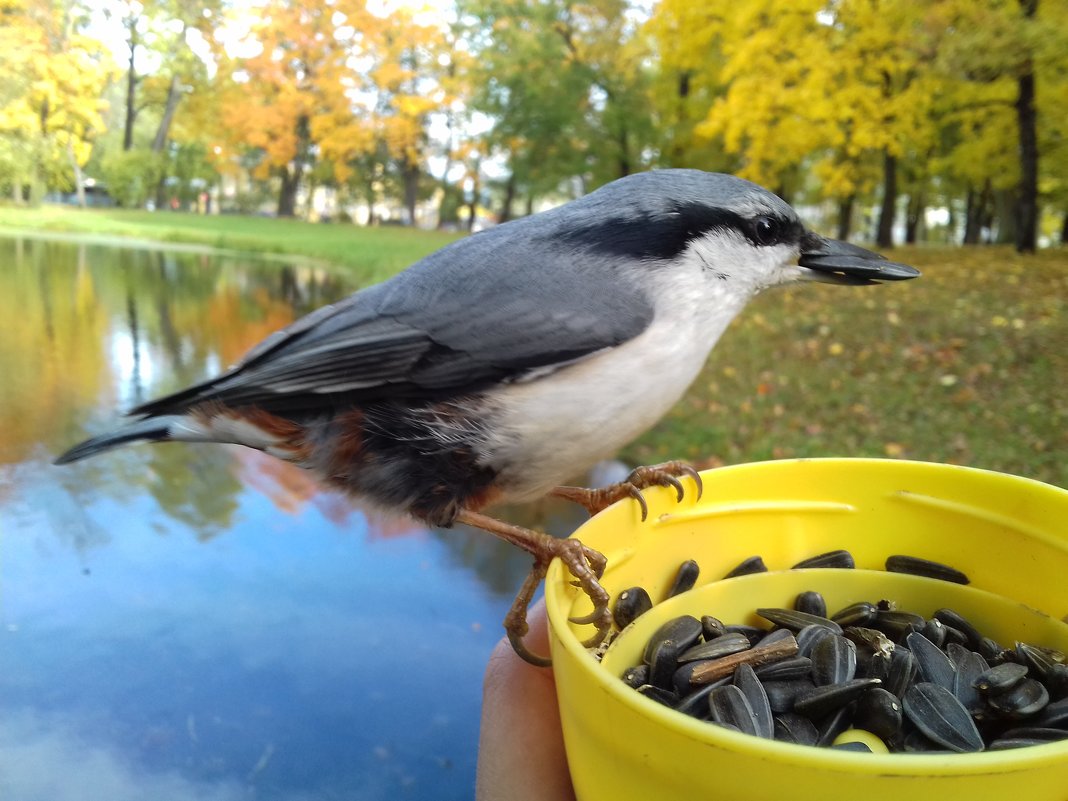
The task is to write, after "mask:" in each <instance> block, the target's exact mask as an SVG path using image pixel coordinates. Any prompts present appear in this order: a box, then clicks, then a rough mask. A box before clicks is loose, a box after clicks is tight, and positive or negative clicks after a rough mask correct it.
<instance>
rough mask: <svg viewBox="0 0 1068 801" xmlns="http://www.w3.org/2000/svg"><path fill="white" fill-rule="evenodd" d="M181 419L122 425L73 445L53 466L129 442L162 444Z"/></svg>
mask: <svg viewBox="0 0 1068 801" xmlns="http://www.w3.org/2000/svg"><path fill="white" fill-rule="evenodd" d="M181 419H182V418H181V417H180V416H179V415H167V416H164V417H146V418H143V419H141V420H135V421H134V422H132V423H128V424H127V425H124V426H123V427H122V428H119V429H116V430H115V431H111V432H109V433H107V434H101V435H100V436H97V437H93V438H92V439H87V440H86V441H85V442H82V443H80V444H78V445H75V446H74V447H73V448H71V449H70V450H69V451H67V452H66V453H64V454H63V455H61V456H60V457H59V458H57V459H56V460H55V462H54V464H70V463H71V462H77V461H78V460H80V459H87V458H88V457H90V456H96V455H97V454H98V453H103V452H104V451H109V450H111V449H112V448H117V447H119V446H120V445H126V444H127V443H130V442H138V441H149V442H163V441H166V440H169V439H173V438H174V437H173V436H172V431H173V426H174V425H175V424H176V423H178V422H179V421H180V420H181Z"/></svg>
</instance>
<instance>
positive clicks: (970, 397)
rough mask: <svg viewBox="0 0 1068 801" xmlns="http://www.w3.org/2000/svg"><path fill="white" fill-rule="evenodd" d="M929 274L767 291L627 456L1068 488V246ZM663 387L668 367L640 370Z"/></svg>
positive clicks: (278, 229)
mask: <svg viewBox="0 0 1068 801" xmlns="http://www.w3.org/2000/svg"><path fill="white" fill-rule="evenodd" d="M4 228H7V229H8V230H11V229H37V230H51V231H66V232H71V233H77V234H91V235H96V236H127V237H136V238H139V239H150V240H159V241H165V242H183V243H199V244H206V245H213V246H218V247H224V248H235V249H240V250H248V251H261V252H273V253H290V254H301V255H305V256H311V257H313V258H318V259H323V260H327V261H330V262H334V263H336V264H338V265H341V266H343V267H346V268H349V269H353V270H358V271H359V272H360V275H361V279H363V280H370V279H376V278H381V277H384V276H385V275H388V274H390V273H393V272H395V271H397V270H399V269H401V268H403V267H405V266H406V265H408V264H410V263H411V262H413V261H415V260H416V259H417V258H419V257H420V256H422V255H424V254H426V253H428V252H430V251H432V250H434V249H436V248H437V247H439V246H441V245H443V244H445V243H446V242H447V241H449V240H450V239H451V238H452V237H450V236H447V235H441V234H433V233H427V232H420V231H411V230H406V229H402V228H380V229H362V228H357V227H354V226H350V225H321V224H320V225H315V224H309V223H303V222H299V221H292V220H274V219H265V218H253V217H236V216H225V217H223V216H219V217H199V216H194V215H184V214H170V213H156V214H152V213H148V212H126V211H90V212H81V211H75V210H70V209H58V208H42V209H36V210H23V209H12V208H0V234H2V233H3V231H4ZM894 256H895V258H896V259H898V260H900V261H906V262H909V263H912V264H915V265H916V266H917V267H919V268H921V269H922V270H923V272H924V275H923V277H922V278H920V279H918V280H916V281H908V282H905V283H901V284H891V285H884V286H874V287H836V286H828V285H822V284H820V285H801V286H795V287H791V288H788V289H785V290H780V291H775V292H769V293H767V294H766V295H764V296H762V297H760V298H758V299H757V300H756V301H754V303H753V304H752V305H751V306H750V307H749V309H747V310H746V312H745V313H744V314H743V315H742V316H741V318H739V319H738V320H737V321H735V323H734V325H733V326H732V327H731V329H730V330H729V331H728V332H727V334H726V335H725V336H724V338H723V340H722V341H721V342H720V344H719V346H718V347H717V348H716V350H715V351H714V352H713V355H712V359H711V360H710V362H709V364H708V366H707V367H706V369H705V371H704V373H703V374H702V375H701V377H700V378H699V379H698V381H697V382H696V384H695V385H694V387H693V388H692V389H691V391H690V393H689V394H688V395H687V397H686V398H685V399H684V400H683V401H682V402H681V403H680V404H679V405H678V406H677V407H676V409H675V410H674V411H673V412H672V414H670V415H669V416H668V417H667V418H666V419H665V420H664V421H662V422H661V423H660V424H659V425H658V426H657V427H656V428H655V429H654V430H653V431H651V432H650V433H649V434H648V435H646V436H645V437H644V438H642V439H641V440H639V441H638V442H637V443H636V444H634V445H632V446H631V447H630V448H628V450H627V451H626V452H625V454H624V456H625V458H627V460H628V461H631V462H652V461H662V460H664V459H668V458H685V459H689V460H691V461H693V462H695V463H698V464H701V465H715V464H721V463H735V462H742V461H752V460H757V459H768V458H783V457H794V456H876V457H886V456H889V457H900V458H913V459H923V460H932V461H940V462H953V463H959V464H968V465H974V466H977V467H984V468H988V469H992V470H1002V471H1006V472H1011V473H1016V474H1019V475H1023V476H1028V477H1031V478H1037V479H1040V480H1043V481H1048V482H1051V483H1054V484H1057V485H1060V486H1068V392H1065V391H1064V386H1065V385H1066V384H1068V251H1065V250H1060V251H1047V252H1044V253H1041V254H1039V255H1037V256H1030V257H1022V256H1019V255H1017V254H1015V253H1013V252H1011V251H1010V250H1007V249H1001V248H969V249H948V248H947V249H937V250H936V249H920V250H905V249H902V250H899V251H897V252H896V253H895V254H894ZM634 380H636V381H655V380H656V376H654V375H649V376H634Z"/></svg>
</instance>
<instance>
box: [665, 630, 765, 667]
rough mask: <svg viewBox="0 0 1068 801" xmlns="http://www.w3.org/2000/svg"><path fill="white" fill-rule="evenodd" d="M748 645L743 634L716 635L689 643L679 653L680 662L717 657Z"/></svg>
mask: <svg viewBox="0 0 1068 801" xmlns="http://www.w3.org/2000/svg"><path fill="white" fill-rule="evenodd" d="M749 647H750V644H749V638H748V637H746V636H745V635H744V634H739V633H737V632H731V633H728V634H724V635H723V636H721V637H716V638H715V639H714V640H709V641H708V642H699V643H697V644H696V645H691V646H690V647H689V648H687V649H686V650H685V651H683V652H682V653H681V654H679V661H680V662H696V661H699V660H705V659H719V658H720V657H721V656H729V655H730V654H736V653H738V652H739V651H744V650H746V649H747V648H749Z"/></svg>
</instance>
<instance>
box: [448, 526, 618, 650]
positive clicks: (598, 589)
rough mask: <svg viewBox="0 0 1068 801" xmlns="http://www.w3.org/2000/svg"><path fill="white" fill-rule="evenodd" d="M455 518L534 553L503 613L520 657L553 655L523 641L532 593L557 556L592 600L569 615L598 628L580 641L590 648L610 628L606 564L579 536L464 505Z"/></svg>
mask: <svg viewBox="0 0 1068 801" xmlns="http://www.w3.org/2000/svg"><path fill="white" fill-rule="evenodd" d="M456 522H458V523H466V524H467V525H469V526H474V527H476V528H480V529H482V530H484V531H488V532H490V533H491V534H494V535H496V536H498V537H500V538H501V539H503V540H505V541H507V542H510V543H512V544H513V545H518V546H519V547H520V548H522V549H523V550H525V551H527V552H529V553H530V554H531V555H533V557H534V566H533V567H532V568H531V570H530V573H528V574H527V577H526V578H525V579H524V580H523V585H522V586H521V587H520V589H519V593H518V594H517V595H516V597H515V600H514V601H513V602H512V606H511V608H510V609H509V610H508V614H506V615H505V616H504V630H505V633H506V634H507V635H508V641H509V642H510V643H511V644H512V648H513V649H514V650H515V652H516V654H518V655H519V656H520V657H521V658H522V659H524V660H525V661H527V662H529V663H530V664H532V665H537V666H539V667H548V666H549V665H551V664H552V659H550V658H549V657H547V656H541V655H540V654H535V653H533V652H531V651H530V650H529V649H528V648H527V647H526V645H525V644H524V642H523V638H524V637H525V636H526V634H527V631H528V630H529V626H528V624H527V608H528V607H529V606H530V602H531V600H532V599H533V598H534V593H535V592H536V591H537V589H538V585H539V584H541V582H542V580H543V579H544V578H545V574H546V572H548V570H549V563H550V562H552V560H553V559H556V558H559V559H560V561H562V562H563V563H564V565H565V566H566V567H567V569H568V571H569V572H570V573H571V575H572V576H574V578H575V584H576V586H578V587H579V588H580V589H581V590H582V591H583V592H584V593H585V594H586V596H587V597H589V599H590V601H591V602H592V603H593V611H592V612H590V613H589V614H587V615H583V616H581V617H574V618H571V619H570V620H571V622H572V623H575V624H578V625H593V626H596V628H597V630H596V632H594V634H593V635H592V636H591V637H590V638H589V639H587V640H586V641H585V642H583V643H582V645H583V646H584V647H586V648H593V647H596V646H597V645H600V643H601V642H602V641H603V640H604V638H605V637H606V636H608V632H609V630H610V629H611V628H612V613H611V611H609V608H608V601H609V597H608V592H607V591H606V590H605V589H604V587H602V586H601V582H600V578H601V576H602V575H603V574H604V569H605V566H606V564H607V561H606V560H605V558H604V556H603V555H602V554H601V553H599V552H598V551H595V550H593V549H592V548H587V547H586V546H585V545H583V544H582V543H581V542H579V541H578V540H574V539H566V540H564V539H559V538H557V537H552V536H550V535H548V534H545V533H543V532H540V531H534V530H532V529H528V528H522V527H521V526H514V525H512V524H511V523H505V522H504V521H502V520H497V519H495V518H492V517H488V516H487V515H483V514H480V513H478V512H472V511H470V510H467V509H463V510H461V511H460V512H459V514H457V516H456Z"/></svg>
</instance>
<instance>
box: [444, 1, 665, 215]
mask: <svg viewBox="0 0 1068 801" xmlns="http://www.w3.org/2000/svg"><path fill="white" fill-rule="evenodd" d="M458 7H459V11H460V19H461V22H462V24H463V25H464V27H465V29H466V38H467V40H468V42H469V46H470V48H471V52H472V63H473V64H474V65H475V67H474V69H473V71H472V73H471V76H470V85H471V87H472V93H471V97H470V99H469V102H470V104H471V106H472V108H474V109H475V110H477V111H479V112H481V113H483V114H485V115H486V116H487V117H489V118H490V119H492V121H493V127H492V129H491V130H490V131H489V132H488V134H487V139H488V143H489V145H490V147H491V149H492V150H494V151H495V152H497V153H499V154H500V155H501V156H502V157H503V158H504V159H505V160H506V161H507V165H508V169H509V170H510V173H511V176H510V179H509V182H508V188H507V190H506V199H507V200H509V201H510V200H511V198H513V197H514V196H515V194H516V193H517V191H522V192H525V193H526V194H527V195H528V197H532V196H534V195H537V194H544V193H546V192H549V191H553V190H555V189H557V188H558V186H559V185H560V184H561V183H562V182H564V181H566V180H567V179H570V178H572V177H576V176H577V177H580V178H582V179H583V180H584V182H585V183H586V184H587V185H596V184H599V183H603V182H604V181H607V180H611V179H613V178H618V177H620V176H622V175H626V174H628V173H630V172H633V171H635V170H639V169H643V168H645V167H647V166H648V153H647V146H648V144H649V142H650V140H651V139H652V134H651V120H650V117H649V115H648V114H647V112H646V105H647V101H646V95H645V90H644V86H645V81H646V79H647V77H648V76H647V73H646V71H645V69H644V63H645V62H644V58H645V56H646V53H645V50H644V48H643V47H642V42H641V40H640V39H639V38H637V37H636V30H635V27H634V25H633V23H632V22H631V18H630V17H629V16H628V14H627V13H626V12H627V11H628V4H627V3H626V2H623V0H596V2H587V3H576V2H572V1H571V0H548V2H532V1H531V0H462V2H460V3H459V4H458ZM509 214H510V202H508V203H506V204H505V207H504V209H503V213H502V216H503V217H505V218H506V217H507V216H509Z"/></svg>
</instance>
